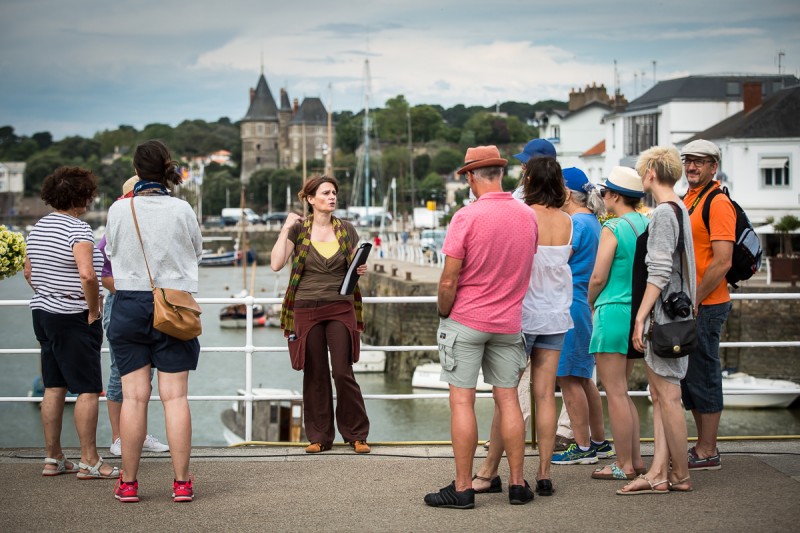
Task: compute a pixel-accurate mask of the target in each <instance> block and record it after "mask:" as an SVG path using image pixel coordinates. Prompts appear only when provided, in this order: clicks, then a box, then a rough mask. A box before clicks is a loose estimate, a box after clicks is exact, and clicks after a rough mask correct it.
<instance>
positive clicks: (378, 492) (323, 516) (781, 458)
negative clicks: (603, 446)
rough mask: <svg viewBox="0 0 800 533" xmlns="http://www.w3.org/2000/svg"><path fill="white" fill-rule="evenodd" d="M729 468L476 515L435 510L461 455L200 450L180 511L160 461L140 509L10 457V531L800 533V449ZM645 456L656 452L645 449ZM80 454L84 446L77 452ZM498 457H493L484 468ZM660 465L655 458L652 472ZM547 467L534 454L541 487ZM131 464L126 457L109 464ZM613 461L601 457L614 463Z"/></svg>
mask: <svg viewBox="0 0 800 533" xmlns="http://www.w3.org/2000/svg"><path fill="white" fill-rule="evenodd" d="M720 451H721V452H722V454H723V456H722V457H723V459H722V460H723V468H722V469H721V470H719V471H707V472H695V473H693V481H694V485H695V491H694V492H692V493H687V494H679V493H670V494H666V495H641V496H638V497H635V498H634V497H620V496H616V495H615V494H614V491H615V490H616V489H617V488H619V487H620V486H622V483H621V482H614V481H597V480H592V479H590V478H589V475H590V473H591V471H592V469H593V468H595V467H594V466H591V465H587V466H580V465H577V466H553V483H554V485H555V488H556V494H555V495H554V496H552V497H549V498H543V497H539V496H537V497H536V498H535V500H534V501H533V502H532V503H530V504H528V505H524V506H511V505H509V504H508V495H507V492H506V491H507V488H506V486H505V482H506V480H507V469H506V466H505V464H503V465H501V470H500V475H501V476H502V478H503V482H504V486H503V490H504V492H503V493H502V494H486V495H477V496H476V508H475V509H474V510H466V511H459V510H450V509H434V508H431V507H427V506H426V505H425V504H424V503H423V502H422V497H423V496H424V495H425V493H426V492H430V491H433V490H438V489H439V488H441V487H442V486H444V485H446V484H448V483H449V482H450V480H451V479H452V478H453V468H454V467H453V460H452V452H451V448H450V447H449V446H403V447H394V446H381V445H373V453H372V454H370V455H363V456H357V455H355V454H353V452H352V451H351V450H350V448H349V447H346V446H336V447H334V449H333V450H332V451H330V452H326V453H323V454H320V455H313V456H312V455H307V454H305V453H304V452H303V448H302V447H246V448H195V449H194V450H193V459H192V471H193V472H194V475H195V490H196V499H195V501H194V502H192V503H188V504H175V503H173V502H172V500H171V498H170V493H171V489H172V485H171V480H172V474H171V468H170V464H169V459H168V458H167V457H166V456H164V455H162V454H146V455H145V457H144V458H143V460H142V466H141V470H140V473H139V482H140V491H139V493H140V496H141V497H142V501H141V502H140V503H138V504H122V503H119V502H117V501H116V500H115V499H114V497H113V494H112V490H113V485H114V482H113V481H108V480H102V481H100V480H98V481H79V480H77V479H76V478H75V476H66V475H64V476H58V477H53V478H44V477H41V476H40V472H41V469H42V466H43V465H42V459H43V457H44V453H43V450H42V449H5V450H0V530H1V531H4V532H12V531H51V532H52V531H59V532H69V531H106V530H107V531H117V530H120V531H177V530H187V529H192V530H198V531H315V530H322V531H354V530H361V531H456V530H460V531H481V532H488V531H557V532H570V531H653V530H655V529H658V530H665V531H672V532H675V531H703V532H711V531H792V530H797V527H798V526H797V524H798V522H799V521H800V505H799V502H800V440H784V441H736V442H731V441H723V442H720ZM643 452H644V453H645V454H648V455H649V454H651V453H652V445H651V444H644V445H643ZM66 454H67V456H68V457H77V455H78V450H75V449H70V450H66ZM484 455H485V452H484V451H483V449H482V448H480V447H479V450H478V454H477V458H476V468H477V463H478V461H480V458H481V457H482V456H484ZM648 460H649V457H648V458H646V462H647V461H648ZM537 461H538V457H536V454H535V452H534V451H531V450H530V449H528V457H526V463H525V472H526V477H527V478H528V480H529V481H531V482H533V472H534V471H535V467H536V463H537ZM109 462H110V463H112V464H119V461H118V460H113V459H110V460H109ZM606 462H608V461H601V464H602V463H606Z"/></svg>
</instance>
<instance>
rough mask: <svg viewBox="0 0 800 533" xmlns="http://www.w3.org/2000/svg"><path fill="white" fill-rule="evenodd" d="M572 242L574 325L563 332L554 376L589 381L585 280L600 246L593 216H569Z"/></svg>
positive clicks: (591, 361) (590, 364)
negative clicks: (564, 335) (574, 377)
mask: <svg viewBox="0 0 800 533" xmlns="http://www.w3.org/2000/svg"><path fill="white" fill-rule="evenodd" d="M572 225H573V228H574V229H573V231H574V235H573V239H572V256H571V257H570V259H569V267H570V269H571V270H572V306H571V307H570V315H571V316H572V321H573V323H574V324H575V326H574V327H573V328H572V329H571V330H569V331H567V334H566V337H565V338H564V346H563V347H562V348H561V357H560V358H559V360H558V373H557V375H558V376H576V377H580V378H591V377H592V372H593V371H594V356H593V355H592V354H590V353H589V341H590V340H591V338H592V311H591V308H590V307H589V278H591V276H592V270H594V262H595V259H596V257H597V247H598V245H599V244H600V230H601V226H600V222H599V221H598V220H597V217H595V216H594V215H593V214H590V213H575V214H574V215H572Z"/></svg>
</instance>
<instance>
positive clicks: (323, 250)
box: [311, 241, 339, 259]
mask: <svg viewBox="0 0 800 533" xmlns="http://www.w3.org/2000/svg"><path fill="white" fill-rule="evenodd" d="M311 245H312V246H313V247H314V249H315V250H316V251H317V252H319V255H321V256H322V257H324V258H325V259H330V258H331V257H333V256H334V255H335V254H336V252H338V251H339V241H330V242H322V241H311Z"/></svg>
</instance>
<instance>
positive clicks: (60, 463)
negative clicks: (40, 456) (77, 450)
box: [42, 457, 80, 477]
mask: <svg viewBox="0 0 800 533" xmlns="http://www.w3.org/2000/svg"><path fill="white" fill-rule="evenodd" d="M67 461H69V459H67V458H66V457H64V458H63V459H53V458H52V457H46V458H45V460H44V464H46V465H56V467H55V469H52V468H45V469H43V470H42V476H44V477H51V476H60V475H62V474H77V473H78V472H80V468H78V466H77V465H76V464H75V463H72V461H69V462H70V463H72V468H67Z"/></svg>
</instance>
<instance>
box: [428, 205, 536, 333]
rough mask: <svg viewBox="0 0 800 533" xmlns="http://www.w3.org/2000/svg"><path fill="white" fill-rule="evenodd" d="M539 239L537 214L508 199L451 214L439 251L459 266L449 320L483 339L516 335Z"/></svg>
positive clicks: (520, 321)
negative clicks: (484, 336) (489, 335)
mask: <svg viewBox="0 0 800 533" xmlns="http://www.w3.org/2000/svg"><path fill="white" fill-rule="evenodd" d="M538 239H539V225H538V223H537V221H536V213H534V211H533V209H531V208H530V207H528V206H526V205H525V204H523V203H521V202H519V201H517V200H515V199H514V198H512V196H511V193H507V192H492V193H486V194H483V195H482V196H481V197H480V198H479V199H478V200H476V201H475V202H473V203H472V204H470V205H468V206H466V207H464V208H462V209H460V210H459V211H458V212H456V214H455V215H454V216H453V219H452V221H451V222H450V227H449V228H448V230H447V236H446V237H445V239H444V246H443V247H442V253H444V254H445V255H447V256H449V257H452V258H454V259H461V260H463V263H462V265H461V272H460V273H459V277H458V285H457V288H456V299H455V302H454V304H453V309H452V311H451V312H450V318H452V319H453V320H455V321H457V322H459V323H461V324H464V325H465V326H469V327H471V328H473V329H477V330H479V331H484V332H487V333H519V332H520V331H521V330H522V298H523V297H524V296H525V291H526V290H527V289H528V282H529V280H530V278H531V269H532V268H533V255H534V254H535V253H536V243H537V242H538Z"/></svg>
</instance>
